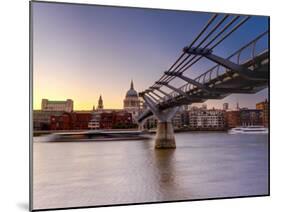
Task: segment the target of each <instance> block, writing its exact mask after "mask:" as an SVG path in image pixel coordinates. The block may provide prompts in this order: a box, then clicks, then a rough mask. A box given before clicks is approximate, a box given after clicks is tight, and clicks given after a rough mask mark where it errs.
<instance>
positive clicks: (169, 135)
mask: <svg viewBox="0 0 281 212" xmlns="http://www.w3.org/2000/svg"><path fill="white" fill-rule="evenodd" d="M170 148H176V141H175V136H174V128H173V125H172V122H170V121H169V122H168V121H166V122H160V121H158V123H157V132H156V137H155V149H170Z"/></svg>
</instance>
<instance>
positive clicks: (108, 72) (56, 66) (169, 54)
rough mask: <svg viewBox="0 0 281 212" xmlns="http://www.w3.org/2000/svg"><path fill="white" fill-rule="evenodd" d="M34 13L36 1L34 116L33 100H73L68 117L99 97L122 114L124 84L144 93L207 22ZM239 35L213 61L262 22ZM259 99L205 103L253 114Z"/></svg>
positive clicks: (125, 14) (116, 13)
mask: <svg viewBox="0 0 281 212" xmlns="http://www.w3.org/2000/svg"><path fill="white" fill-rule="evenodd" d="M41 6H42V5H41V3H39V2H38V3H36V4H34V7H35V8H34V17H35V19H34V20H35V22H34V47H35V48H34V58H33V59H34V102H33V108H34V109H40V107H41V99H43V98H46V99H52V100H65V99H73V100H74V102H75V104H74V109H75V110H89V109H92V107H93V105H95V106H97V100H98V98H99V95H102V96H103V100H104V107H105V108H116V109H120V108H123V99H124V98H125V93H126V91H127V90H128V88H129V86H130V81H131V79H133V80H134V83H135V89H136V90H137V91H138V92H140V91H142V90H144V89H146V88H147V87H149V86H150V85H151V84H152V83H153V82H154V81H155V80H157V79H158V78H159V77H160V76H161V75H162V73H163V70H165V69H167V68H168V67H169V66H170V65H171V64H172V63H173V62H174V60H175V58H176V57H177V56H178V54H179V53H180V52H181V49H182V48H183V46H185V45H187V44H188V43H189V42H190V41H191V40H192V39H193V38H194V36H195V35H196V34H197V33H198V31H199V30H200V28H202V26H203V25H204V24H205V23H206V21H207V20H208V19H209V18H210V16H211V15H212V14H211V13H198V12H179V11H165V10H153V12H152V11H151V10H147V9H138V8H116V7H106V8H105V7H102V6H90V7H88V6H87V7H86V6H84V5H61V4H48V5H46V4H44V8H42V7H41ZM105 9H106V13H105V12H104V11H105ZM188 20H192V21H188ZM249 26H251V27H249ZM241 28H242V29H241V30H239V31H237V32H235V33H234V34H235V36H233V37H231V38H230V39H229V40H227V41H226V42H225V43H224V44H225V45H224V46H223V47H220V48H218V49H216V51H217V52H218V53H219V54H223V55H229V54H230V53H232V52H233V51H235V50H236V49H237V48H239V47H240V46H241V45H242V44H245V43H247V42H249V39H251V38H252V37H254V36H257V35H258V34H259V33H261V32H263V31H264V30H266V29H267V28H268V23H267V20H266V19H265V18H264V17H259V16H254V17H251V19H250V20H249V22H248V23H246V24H245V25H244V26H243V27H241ZM120 29H122V30H120ZM190 29H192V30H190ZM46 35H48V36H46ZM237 37H239V39H237ZM264 42H267V41H264ZM211 65H212V64H210V63H207V62H206V61H203V62H202V63H201V64H199V65H198V66H197V67H195V68H193V69H192V70H191V71H189V72H188V74H189V76H192V77H194V76H197V75H198V74H196V73H197V72H198V69H199V68H201V69H203V70H207V69H208V68H209V67H210V66H211ZM179 85H180V84H179ZM266 98H268V89H264V90H262V91H260V92H259V93H257V94H239V95H238V94H235V95H234V94H232V95H230V96H228V97H226V98H225V99H223V100H208V101H206V102H205V103H206V104H207V105H208V106H209V107H210V108H212V107H215V108H221V107H222V104H223V103H224V102H228V103H229V104H230V106H231V105H235V104H236V102H237V101H238V102H239V104H240V105H241V106H242V105H243V106H245V107H249V108H254V107H255V103H256V102H260V101H263V100H264V99H266Z"/></svg>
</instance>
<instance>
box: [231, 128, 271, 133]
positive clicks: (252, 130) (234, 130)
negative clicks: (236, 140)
mask: <svg viewBox="0 0 281 212" xmlns="http://www.w3.org/2000/svg"><path fill="white" fill-rule="evenodd" d="M228 133H229V134H267V133H268V128H266V127H264V126H241V127H235V128H232V129H230V130H229V131H228Z"/></svg>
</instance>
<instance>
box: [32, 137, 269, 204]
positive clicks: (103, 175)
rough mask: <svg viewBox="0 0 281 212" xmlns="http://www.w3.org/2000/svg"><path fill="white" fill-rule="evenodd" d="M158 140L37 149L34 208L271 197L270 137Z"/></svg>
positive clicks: (38, 145) (40, 145)
mask: <svg viewBox="0 0 281 212" xmlns="http://www.w3.org/2000/svg"><path fill="white" fill-rule="evenodd" d="M176 140H177V149H167V150H158V149H157V150H156V149H154V141H153V140H143V141H141V140H136V141H122V142H116V141H111V142H81V143H79V142H67V143H63V142H59V143H46V142H43V143H42V142H35V143H34V207H35V208H37V209H40V208H58V207H74V206H91V205H92V206H93V205H105V204H122V203H125V204H126V203H127V204H128V203H136V202H154V201H168V200H184V199H198V198H210V197H226V196H228V197H229V196H241V195H242V196H243V195H259V194H266V193H267V192H268V187H267V185H268V154H267V153H268V142H267V137H266V136H264V135H259V136H245V135H243V136H241V135H232V136H230V135H228V134H226V133H180V134H176Z"/></svg>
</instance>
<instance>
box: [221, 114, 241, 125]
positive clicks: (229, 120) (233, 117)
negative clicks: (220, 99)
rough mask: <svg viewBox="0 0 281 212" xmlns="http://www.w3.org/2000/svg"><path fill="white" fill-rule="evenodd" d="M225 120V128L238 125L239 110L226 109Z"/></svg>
mask: <svg viewBox="0 0 281 212" xmlns="http://www.w3.org/2000/svg"><path fill="white" fill-rule="evenodd" d="M225 121H226V127H227V128H234V127H237V126H240V123H241V122H240V111H238V110H234V111H226V112H225Z"/></svg>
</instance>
